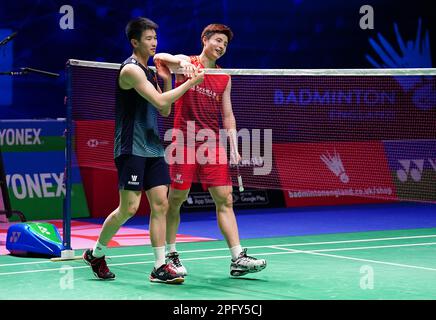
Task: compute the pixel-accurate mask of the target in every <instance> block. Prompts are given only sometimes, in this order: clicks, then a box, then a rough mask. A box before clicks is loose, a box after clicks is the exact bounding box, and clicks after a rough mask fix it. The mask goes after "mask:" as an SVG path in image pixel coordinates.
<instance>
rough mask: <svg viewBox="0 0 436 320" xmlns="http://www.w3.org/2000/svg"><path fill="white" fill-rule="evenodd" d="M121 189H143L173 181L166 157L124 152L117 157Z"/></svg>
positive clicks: (116, 162) (119, 186) (116, 163)
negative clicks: (147, 156)
mask: <svg viewBox="0 0 436 320" xmlns="http://www.w3.org/2000/svg"><path fill="white" fill-rule="evenodd" d="M115 165H116V167H117V170H118V188H119V190H132V191H142V190H149V189H151V188H153V187H157V186H162V185H169V184H170V183H171V179H170V175H169V171H168V164H167V163H166V161H165V158H164V157H150V158H145V157H139V156H134V155H130V154H123V155H121V156H119V157H117V158H115Z"/></svg>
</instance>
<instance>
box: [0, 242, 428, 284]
mask: <svg viewBox="0 0 436 320" xmlns="http://www.w3.org/2000/svg"><path fill="white" fill-rule="evenodd" d="M435 244H436V242H428V243H412V244H402V245H389V246H373V247H367V249H368V248H370V249H375V248H376V249H380V248H392V247H399V246H401V247H412V246H424V245H435ZM263 248H273V249H277V250H282V251H285V252H266V253H256V254H251V256H271V255H277V254H297V253H306V254H313V255H321V256H328V257H336V258H341V259H348V260H357V261H365V262H373V263H379V264H387V265H393V266H397V267H407V268H415V269H422V270H430V271H436V269H433V268H426V267H420V266H412V265H406V264H399V263H391V262H384V261H377V260H369V259H359V258H352V257H345V256H338V255H331V254H325V253H320V252H328V251H340V250H342V251H345V250H347V251H352V250H361V248H362V247H355V248H332V249H319V250H297V249H287V248H281V246H280V245H276V246H274V245H273V246H264V247H263ZM226 250H228V249H226ZM202 251H204V250H202ZM108 258H109V259H110V257H108ZM223 258H226V259H229V258H230V256H229V255H226V256H213V257H200V258H186V259H183V261H194V260H209V259H223ZM148 263H154V261H138V262H126V263H114V264H108V266H110V267H113V266H126V265H136V264H148ZM65 264H66V265H68V261H64V262H63V263H62V266H64V265H65ZM84 268H89V267H88V266H80V267H71V269H84ZM60 270H62V269H61V268H52V269H41V270H27V271H14V272H5V273H0V276H5V275H13V274H25V273H36V272H49V271H60Z"/></svg>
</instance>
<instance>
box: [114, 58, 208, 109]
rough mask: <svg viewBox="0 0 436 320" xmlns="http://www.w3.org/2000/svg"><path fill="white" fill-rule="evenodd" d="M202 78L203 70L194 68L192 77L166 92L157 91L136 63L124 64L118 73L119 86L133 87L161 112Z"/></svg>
mask: <svg viewBox="0 0 436 320" xmlns="http://www.w3.org/2000/svg"><path fill="white" fill-rule="evenodd" d="M203 80H204V71H202V70H198V69H195V71H194V72H193V75H192V78H190V79H189V80H188V81H186V82H185V83H183V84H182V85H180V86H178V87H177V88H175V89H173V90H170V91H168V92H164V93H159V92H158V91H157V90H156V89H155V88H154V86H153V85H152V84H151V83H150V81H148V80H147V78H146V76H145V74H144V72H143V71H142V70H141V68H140V67H138V66H136V65H132V64H129V65H126V66H125V67H124V68H123V69H122V70H121V73H120V86H121V87H122V88H123V89H125V90H128V89H132V88H134V89H135V90H136V91H137V92H138V93H139V94H140V95H141V96H142V97H143V98H144V99H146V100H148V101H149V102H150V103H151V104H153V106H155V107H156V108H157V109H158V110H159V112H160V113H161V114H167V113H168V108H170V106H171V103H173V102H174V101H176V100H177V99H178V98H180V97H181V96H182V95H183V94H184V93H185V92H186V91H187V90H189V89H190V88H191V87H193V86H195V85H198V84H200V83H201V82H202V81H203Z"/></svg>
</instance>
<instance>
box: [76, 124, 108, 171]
mask: <svg viewBox="0 0 436 320" xmlns="http://www.w3.org/2000/svg"><path fill="white" fill-rule="evenodd" d="M114 130H115V122H114V121H113V120H89V121H88V120H86V121H75V143H76V153H77V161H78V165H79V167H97V168H108V169H115V163H114Z"/></svg>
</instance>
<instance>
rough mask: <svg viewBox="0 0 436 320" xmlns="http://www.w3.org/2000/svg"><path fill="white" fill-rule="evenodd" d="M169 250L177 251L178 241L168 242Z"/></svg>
mask: <svg viewBox="0 0 436 320" xmlns="http://www.w3.org/2000/svg"><path fill="white" fill-rule="evenodd" d="M167 252H168V253H171V252H177V250H176V243H175V242H174V243H167Z"/></svg>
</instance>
